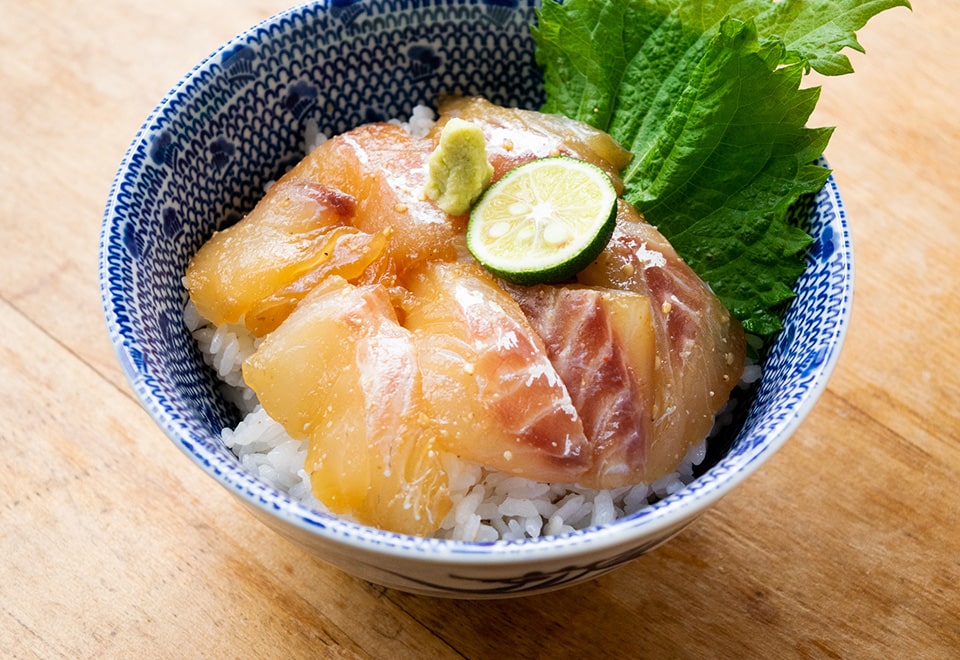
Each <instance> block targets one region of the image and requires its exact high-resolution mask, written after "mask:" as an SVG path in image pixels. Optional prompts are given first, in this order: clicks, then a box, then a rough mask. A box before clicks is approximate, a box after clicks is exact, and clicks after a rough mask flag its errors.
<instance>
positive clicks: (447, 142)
mask: <svg viewBox="0 0 960 660" xmlns="http://www.w3.org/2000/svg"><path fill="white" fill-rule="evenodd" d="M427 167H428V173H427V183H426V187H425V188H424V192H425V193H426V195H427V197H429V198H430V199H432V200H434V201H436V202H437V205H438V206H439V207H440V208H441V209H443V210H444V211H445V212H447V213H449V214H451V215H462V214H464V213H466V212H467V211H469V210H470V207H471V206H473V203H474V202H475V201H477V198H478V197H480V195H481V194H482V193H483V191H484V190H486V188H487V186H489V185H490V179H491V177H492V176H493V166H492V165H490V162H489V161H488V160H487V141H486V139H485V138H484V137H483V131H481V130H480V128H479V127H478V126H476V125H474V124H471V123H470V122H468V121H464V120H462V119H458V118H456V117H455V118H453V119H451V120H450V121H448V122H447V124H446V125H445V126H444V127H443V131H441V133H440V143H439V144H438V145H437V148H436V149H435V150H434V151H433V153H432V154H430V160H429V162H428V164H427Z"/></svg>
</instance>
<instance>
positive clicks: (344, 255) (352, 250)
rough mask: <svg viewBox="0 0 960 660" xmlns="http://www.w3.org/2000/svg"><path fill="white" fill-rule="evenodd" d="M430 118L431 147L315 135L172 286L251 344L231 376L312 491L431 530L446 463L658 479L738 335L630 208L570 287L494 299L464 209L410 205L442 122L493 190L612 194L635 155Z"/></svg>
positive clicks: (328, 500)
mask: <svg viewBox="0 0 960 660" xmlns="http://www.w3.org/2000/svg"><path fill="white" fill-rule="evenodd" d="M442 109H443V112H444V113H446V114H442V115H441V117H440V120H439V122H438V124H437V126H438V128H437V130H435V131H434V132H432V133H431V134H428V136H427V137H425V138H415V137H411V136H410V135H409V134H407V133H406V131H404V130H403V129H402V128H400V127H399V126H396V125H393V124H386V123H379V124H371V125H366V126H361V127H359V128H357V129H354V130H352V131H348V132H347V133H345V134H343V135H340V136H337V137H334V138H331V139H330V140H327V141H326V142H324V143H323V144H321V145H320V146H319V147H317V148H316V149H315V150H314V151H313V152H311V153H310V154H309V155H308V156H307V157H306V158H305V159H304V160H303V161H302V162H301V163H300V164H298V165H297V166H296V167H294V168H293V169H292V170H291V171H290V172H288V173H287V174H286V175H284V176H283V177H282V178H281V179H280V180H279V181H278V182H277V183H276V184H275V185H274V186H273V187H271V188H270V189H269V190H268V192H267V194H266V195H265V197H264V199H263V200H262V201H261V202H260V204H259V205H258V206H257V207H256V208H255V209H254V210H253V211H252V212H251V213H250V214H249V215H248V216H247V217H246V218H244V219H243V220H241V221H240V222H239V223H238V224H237V225H235V226H234V227H231V228H229V229H226V230H224V231H222V232H220V233H218V234H217V235H216V236H214V238H213V239H211V241H210V242H209V243H208V244H207V245H205V246H204V247H203V248H202V249H201V250H200V251H199V252H198V253H197V255H196V256H195V258H194V260H193V262H192V263H191V265H190V268H189V269H188V272H187V275H186V277H185V281H186V284H187V287H188V291H189V293H190V296H191V299H192V300H193V301H194V302H195V303H196V305H197V309H198V310H199V311H200V313H201V314H202V315H204V316H205V317H206V318H208V319H210V320H212V321H213V322H214V323H218V324H219V323H238V322H243V323H245V324H246V325H247V327H248V328H249V329H250V331H251V332H252V334H254V335H256V336H258V337H261V341H260V342H259V344H258V348H257V349H256V351H255V352H254V353H253V354H252V355H251V356H250V357H248V358H247V359H246V361H245V362H244V365H243V375H244V379H245V381H246V383H247V385H248V386H249V387H250V388H252V390H253V391H254V392H255V393H256V395H257V397H258V398H259V401H260V403H261V404H262V405H263V408H264V410H265V411H266V412H267V413H268V414H269V415H270V416H271V417H272V418H273V419H275V420H276V421H277V422H279V423H280V424H281V425H282V426H283V427H284V429H285V430H286V431H287V433H288V434H289V435H290V436H291V437H294V438H302V439H309V451H308V455H307V460H306V464H305V466H304V469H305V470H306V471H307V473H308V474H310V477H311V484H312V490H313V493H314V495H316V497H317V498H318V499H319V500H320V501H321V502H322V503H323V504H325V505H326V506H327V507H328V508H330V510H331V511H333V512H334V513H338V514H343V515H349V516H351V517H353V518H354V519H356V520H358V521H360V522H363V523H366V524H371V525H375V526H378V527H382V528H385V529H390V530H394V531H399V532H405V533H412V534H431V533H433V532H434V531H436V530H437V528H438V525H439V524H440V521H441V520H442V519H443V517H444V516H445V515H446V514H447V513H448V512H449V511H450V509H451V506H452V503H451V499H450V493H449V482H448V475H447V473H446V472H445V459H446V458H447V457H448V456H455V457H457V458H459V459H460V460H461V461H466V462H467V463H471V464H475V465H480V466H482V467H484V468H486V469H487V470H491V471H494V472H502V473H507V474H509V475H515V476H520V477H524V478H527V479H531V480H535V481H541V482H552V483H562V484H578V485H581V486H586V487H591V488H603V489H606V488H614V487H619V486H625V485H630V484H635V483H640V482H648V483H649V482H651V481H654V480H656V479H658V478H660V477H661V476H663V475H665V474H667V473H669V472H671V471H672V470H674V469H675V468H676V466H677V464H678V463H679V462H680V461H681V459H682V458H683V457H684V455H685V454H686V453H687V451H688V449H689V448H690V447H691V446H692V445H694V444H696V443H699V442H700V441H702V439H703V438H704V437H705V436H706V435H707V433H708V432H709V430H710V427H711V425H712V423H713V419H714V416H715V414H716V413H717V412H718V411H719V410H720V409H721V408H722V406H723V405H724V403H725V401H726V400H727V399H728V397H729V394H730V391H731V390H732V388H733V387H734V386H735V385H736V383H737V381H738V380H739V376H740V371H741V369H742V368H743V361H744V338H743V333H742V330H740V327H739V325H738V324H737V322H736V321H735V320H734V319H732V318H731V317H730V315H729V314H728V313H727V312H726V310H725V309H724V308H723V306H722V305H721V304H720V302H719V301H718V300H717V299H716V297H715V296H713V294H712V293H711V292H710V290H709V288H708V287H707V286H706V285H705V284H704V283H703V282H702V281H700V279H699V278H698V277H697V276H696V275H695V274H694V273H693V271H692V270H690V269H689V268H688V267H687V266H686V265H685V264H684V263H683V262H682V261H681V260H680V259H679V257H677V255H676V253H675V252H674V251H673V250H672V248H671V247H670V246H669V244H668V243H667V242H666V241H665V240H664V239H663V237H662V236H660V234H659V233H658V232H656V230H655V229H654V228H653V227H650V226H649V225H647V224H646V223H644V222H643V220H642V218H641V217H640V216H639V215H638V214H637V213H636V211H634V210H633V209H632V208H631V207H629V206H628V205H627V204H626V203H624V202H622V201H621V202H620V206H619V211H618V214H617V219H616V225H617V226H616V229H615V230H614V233H613V238H612V239H610V241H609V243H608V244H607V246H606V248H605V249H604V251H603V252H602V253H601V255H600V257H599V259H597V260H596V262H594V263H592V264H591V265H589V266H588V267H587V268H586V269H585V270H583V271H582V272H580V273H579V275H578V277H577V281H571V282H567V283H560V284H551V285H538V286H526V287H524V286H519V285H507V284H506V283H505V282H503V281H501V280H499V279H498V278H497V277H495V276H494V275H493V274H491V273H490V272H489V271H487V270H485V269H484V268H483V267H482V266H481V265H480V264H479V263H477V262H476V261H475V260H474V259H473V257H472V256H471V255H470V253H469V252H468V251H467V249H466V243H465V239H464V231H465V226H466V222H467V218H466V216H462V215H459V216H458V215H450V214H448V213H445V212H444V211H443V210H441V209H440V208H439V206H438V205H437V203H436V202H435V201H433V200H432V199H430V198H429V197H428V196H427V195H426V194H425V193H424V187H425V182H426V179H427V176H428V175H427V169H428V167H427V163H428V160H429V158H430V156H431V153H432V152H433V150H434V149H435V148H436V147H437V144H438V140H439V134H438V131H439V130H440V128H439V127H442V126H443V124H444V123H445V121H446V120H447V119H448V118H449V117H451V116H458V117H460V118H462V119H465V120H466V121H471V122H475V124H476V125H477V126H478V127H479V128H480V129H481V130H482V131H483V133H484V135H485V136H486V143H485V148H486V153H487V157H488V160H489V163H490V164H491V165H492V166H493V167H494V170H495V172H496V173H495V174H494V178H496V177H498V176H500V175H502V174H503V172H504V171H505V170H506V169H507V168H509V167H512V166H514V165H517V164H519V163H522V162H527V161H530V160H532V159H537V158H542V157H548V156H551V155H555V154H556V153H560V154H564V155H566V156H569V157H574V158H579V159H586V160H589V161H590V162H592V163H593V164H595V165H597V166H599V167H601V168H602V169H603V170H604V171H607V172H608V173H610V175H611V177H612V178H614V179H615V180H616V174H617V172H618V171H619V169H620V168H621V167H623V165H624V164H626V162H628V161H629V154H628V153H627V152H625V151H624V150H623V149H622V148H621V147H619V145H617V144H616V142H615V141H613V140H612V138H610V137H609V136H607V135H606V134H603V133H600V132H599V131H596V130H595V129H592V128H590V127H586V126H584V125H579V124H576V123H575V122H570V120H566V119H563V118H557V117H552V116H546V115H538V114H537V113H532V112H529V111H520V110H511V109H506V108H500V107H498V106H493V105H492V104H490V103H488V102H486V101H483V100H479V99H461V100H455V101H450V102H448V103H446V104H444V105H443V106H442ZM611 208H612V207H611Z"/></svg>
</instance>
